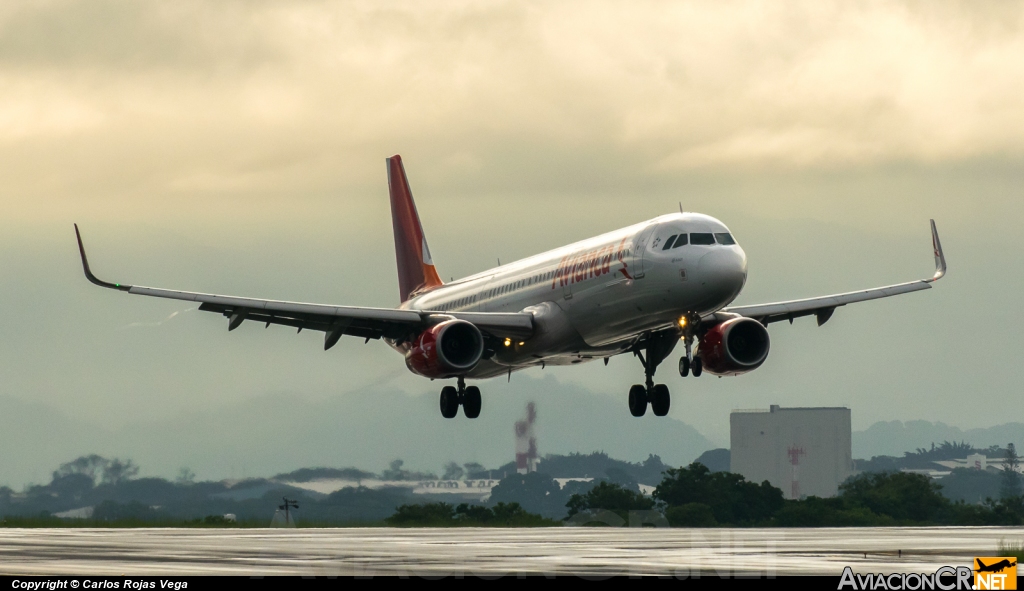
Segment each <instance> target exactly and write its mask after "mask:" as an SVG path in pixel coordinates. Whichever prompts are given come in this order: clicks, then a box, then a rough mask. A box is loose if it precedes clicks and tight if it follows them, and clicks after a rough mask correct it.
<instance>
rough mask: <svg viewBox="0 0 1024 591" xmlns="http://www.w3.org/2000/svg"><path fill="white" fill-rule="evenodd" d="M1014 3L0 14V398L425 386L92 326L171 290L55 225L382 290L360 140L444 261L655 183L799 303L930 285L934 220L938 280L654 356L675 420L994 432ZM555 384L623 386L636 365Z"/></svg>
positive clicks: (658, 202)
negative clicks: (707, 356) (837, 413)
mask: <svg viewBox="0 0 1024 591" xmlns="http://www.w3.org/2000/svg"><path fill="white" fill-rule="evenodd" d="M1022 15H1024V8H1022V7H1021V6H1020V5H1018V4H1013V3H1001V2H980V3H971V4H963V3H955V2H927V3H923V2H840V3H828V4H822V3H820V2H818V3H815V2H808V3H796V4H793V3H788V4H778V3H772V2H764V3H750V2H719V3H714V4H708V3H701V2H674V3H662V2H651V3H644V2H639V3H637V2H634V3H628V4H626V3H613V2H608V3H604V2H578V3H574V2H567V3H548V2H535V3H531V2H472V1H465V2H446V3H401V2H319V1H304V2H276V1H259V2H217V3H206V2H188V1H185V2H150V3H137V2H111V1H107V2H90V3H81V2H65V1H56V0H55V1H47V2H28V1H25V2H22V1H12V2H7V3H4V4H3V5H2V6H0V178H2V179H3V182H2V183H0V206H2V207H3V212H4V215H3V216H0V264H2V268H3V269H4V277H5V280H4V282H3V284H2V286H0V309H3V310H5V311H6V312H5V313H4V314H2V315H0V360H2V361H0V383H3V384H4V388H5V391H4V392H3V393H4V394H7V395H9V396H15V397H18V398H21V399H26V400H27V399H31V400H35V401H37V402H39V403H44V404H47V405H49V406H52V407H54V408H56V409H59V410H60V411H61V412H64V413H66V414H68V415H71V416H74V417H82V418H83V419H87V420H90V421H93V422H103V423H109V424H112V425H124V424H129V423H132V422H133V421H139V420H158V419H160V418H161V417H166V416H176V415H177V414H180V413H182V412H186V411H188V412H191V411H193V410H194V409H203V408H205V407H208V406H211V405H213V402H215V403H216V404H215V406H217V407H222V406H227V407H230V406H231V405H232V404H243V403H244V402H245V401H246V400H249V399H251V398H252V397H254V396H261V395H265V394H267V393H278V392H296V393H301V394H304V395H311V396H319V397H321V398H325V399H326V398H331V399H335V398H344V397H345V396H346V395H347V394H348V393H350V392H352V391H353V390H352V388H355V387H357V386H358V387H360V388H361V385H363V384H366V383H370V382H374V381H377V380H382V379H388V380H391V382H393V385H394V387H395V388H396V389H398V390H402V391H406V392H408V393H410V395H417V396H420V395H421V396H428V395H429V397H431V398H433V397H434V396H435V393H434V390H436V388H435V384H432V383H430V382H427V381H424V380H420V379H418V378H415V377H414V376H411V375H409V374H407V373H406V372H405V371H404V369H402V361H401V359H400V358H398V357H397V356H395V355H394V353H393V352H391V351H389V350H388V349H387V348H386V347H383V346H380V344H379V343H373V344H370V345H363V344H362V343H361V342H348V341H343V342H342V344H339V345H338V347H335V348H334V349H332V350H331V351H330V352H329V353H324V352H323V351H322V341H321V340H320V338H319V335H315V334H314V335H310V334H307V333H306V332H303V333H302V334H301V335H295V334H294V333H289V332H288V331H283V330H277V329H274V328H271V329H267V330H263V329H261V328H257V327H249V326H246V327H243V328H242V329H240V330H238V331H234V332H232V333H231V334H230V335H229V334H228V333H227V331H226V330H225V326H224V322H223V319H222V318H218V317H216V316H214V315H208V314H179V315H178V316H175V317H174V319H173V321H171V322H163V323H162V324H160V325H159V326H150V327H148V328H147V329H146V330H117V328H118V327H124V326H126V325H132V324H138V325H147V324H155V323H159V322H161V321H163V319H166V318H167V317H168V316H169V315H171V314H172V313H173V312H175V311H177V310H180V308H179V307H178V306H176V305H175V304H174V303H173V302H162V301H153V300H144V299H141V298H135V297H129V296H125V295H123V294H114V293H107V292H104V291H102V290H98V289H97V288H95V287H93V286H91V285H89V284H88V283H87V282H85V280H84V279H83V278H82V276H81V270H80V267H79V266H78V265H79V263H78V260H77V252H76V250H75V248H74V242H73V235H72V231H71V223H72V222H79V223H81V224H82V228H83V232H84V236H85V240H86V245H87V246H88V247H89V248H90V253H91V256H92V258H93V266H94V269H95V270H96V272H97V273H99V274H100V275H101V276H103V277H110V278H111V279H114V280H120V281H130V282H134V283H139V284H151V285H159V286H166V287H177V288H182V289H194V290H201V291H209V292H220V293H233V294H238V295H250V296H258V297H273V298H279V299H290V300H303V301H321V302H331V303H339V304H363V305H375V306H386V305H393V304H394V303H396V302H395V294H396V293H397V287H396V281H395V278H394V276H393V273H392V272H391V269H393V265H394V255H393V244H392V239H391V234H390V232H391V224H390V220H389V211H388V205H387V197H386V179H385V176H384V167H383V159H384V157H386V156H389V155H391V154H394V153H401V154H403V156H404V157H405V160H406V165H407V169H408V171H409V174H410V176H411V181H412V185H413V189H414V192H415V194H416V196H417V200H418V203H419V210H420V213H421V215H422V216H423V218H424V223H425V225H426V230H427V233H428V235H429V236H430V243H431V248H432V251H433V254H434V257H435V260H437V262H438V264H439V268H440V271H441V273H442V274H443V275H444V276H446V277H447V276H460V275H465V274H468V273H472V272H475V271H479V270H481V269H483V268H486V267H488V266H490V265H492V264H493V262H494V260H495V258H496V257H501V259H502V260H503V261H506V262H507V261H509V260H513V259H514V258H517V257H520V256H526V255H529V254H532V253H534V252H537V251H540V250H544V249H547V248H552V247H555V246H559V245H561V244H565V243H567V242H570V241H572V240H575V239H579V238H582V237H585V236H589V235H593V234H596V233H599V232H603V231H606V230H610V229H613V228H616V227H621V226H624V225H627V224H630V223H634V222H636V221H639V220H642V219H646V218H649V217H653V216H654V215H657V214H660V213H665V212H667V211H673V210H675V209H676V207H677V203H679V202H682V203H683V205H684V207H685V208H686V209H689V210H694V211H702V212H706V213H709V214H711V215H715V216H717V217H720V218H721V219H723V220H724V221H726V223H728V224H730V227H731V228H732V230H733V231H734V233H735V234H736V235H737V236H738V237H739V239H740V241H741V243H742V244H743V245H744V246H745V248H746V249H747V251H748V255H749V256H750V261H751V276H750V281H749V283H748V285H747V288H746V291H745V293H744V294H743V296H742V298H743V301H744V302H756V301H766V300H774V299H780V298H790V297H801V296H810V295H816V294H821V293H828V292H833V291H844V290H850V289H857V288H861V287H867V286H872V285H878V284H883V283H886V282H895V281H903V280H907V279H911V278H915V277H921V276H927V275H929V274H930V273H931V270H930V268H929V267H930V264H931V258H930V249H929V247H928V236H927V219H928V218H929V217H934V218H936V219H937V220H938V222H939V228H940V230H941V231H942V233H943V239H944V244H945V245H946V249H947V254H948V255H949V260H950V265H951V267H950V274H949V276H948V277H947V279H945V280H943V282H941V283H940V284H939V285H938V286H937V288H936V289H935V290H932V291H930V292H927V293H924V294H915V295H911V296H907V297H906V298H897V299H896V300H893V301H891V302H889V301H887V302H884V303H882V302H879V303H871V304H864V305H862V306H860V307H849V308H848V309H844V310H841V311H840V313H837V314H836V316H835V318H834V319H833V320H832V321H830V323H829V324H828V325H827V326H826V327H824V328H822V329H816V328H814V327H813V326H812V325H809V324H808V325H801V324H799V323H798V324H797V325H794V326H793V327H789V326H788V325H786V326H783V327H773V329H772V337H773V339H774V342H773V353H772V359H771V360H770V361H769V363H768V364H767V365H766V366H765V367H764V368H763V369H761V370H759V371H758V372H756V373H755V374H752V375H750V376H746V377H743V378H739V379H737V380H703V379H702V380H699V381H696V382H695V381H693V380H689V381H688V380H681V381H680V380H679V379H678V378H675V379H674V380H673V378H672V377H671V375H670V374H669V375H668V376H666V377H665V378H664V379H665V380H666V382H667V383H670V384H671V385H672V387H673V392H674V399H673V400H674V402H673V405H674V406H673V411H672V412H673V416H675V417H677V418H680V419H681V420H685V421H686V422H688V423H690V424H693V425H695V426H696V427H697V428H698V429H699V430H700V431H701V432H702V433H704V434H705V435H707V436H708V437H710V438H712V439H714V440H718V441H723V440H724V438H725V430H726V429H727V416H728V412H729V410H730V409H731V408H734V407H758V406H766V405H767V404H770V403H780V404H789V405H795V404H811V405H820V404H851V405H853V406H854V420H855V427H857V428H862V427H866V426H867V425H868V424H870V423H871V422H873V421H875V420H891V419H893V418H901V419H915V418H922V419H928V420H941V421H945V422H947V423H953V422H956V421H961V422H962V424H960V425H959V426H961V427H973V426H985V425H989V424H992V423H994V422H997V421H996V419H994V418H992V417H991V416H990V414H989V412H988V411H987V410H986V409H987V408H990V407H991V408H994V407H999V405H1000V404H1002V401H1004V400H1005V397H1007V396H1008V395H1010V394H1011V393H1013V392H1016V391H1017V390H1018V389H1019V388H1018V387H1017V384H1019V381H1020V379H1021V377H1022V375H1021V370H1019V369H1018V366H1019V363H1018V360H1017V358H1016V351H1017V350H1018V349H1019V345H1018V338H1017V335H1019V334H1020V333H1021V331H1022V330H1024V321H1021V320H1019V319H1018V318H1017V317H1018V316H1019V314H1014V313H1013V312H1014V311H1015V309H1016V306H1017V304H1016V300H1015V298H1016V297H1017V296H1016V294H1019V293H1020V290H1021V289H1022V288H1024V286H1022V285H1021V279H1020V278H1019V277H1018V276H1017V274H1015V273H1014V272H1013V270H1014V269H1017V268H1019V267H1020V262H1021V261H1020V256H1019V254H1018V252H1019V245H1017V244H1016V235H1017V234H1018V233H1019V228H1020V226H1021V224H1022V223H1024V215H1022V209H1024V208H1021V203H1024V189H1022V187H1024V165H1022V163H1024V106H1022V104H1021V102H1020V100H1019V97H1020V96H1021V95H1022V92H1021V91H1022V90H1024V89H1022V88H1021V86H1022V84H1024V82H1022V81H1024V75H1022V74H1024V72H1022V69H1024V59H1022V58H1024V31H1022ZM993 318H995V320H992V319H993ZM396 371H397V372H398V373H399V374H400V375H398V376H397V377H392V376H393V374H394V373H395V372H396ZM548 371H549V373H554V375H555V376H556V377H557V379H558V380H560V381H563V380H564V381H569V382H574V383H576V384H580V385H583V386H585V387H587V388H588V389H590V390H592V391H594V392H595V395H599V396H614V397H616V400H618V399H620V398H622V396H623V392H625V389H626V388H628V386H629V384H631V383H633V382H634V381H636V380H637V379H638V371H639V370H638V368H637V366H636V365H635V364H634V363H631V362H630V361H629V360H626V359H618V358H617V359H615V360H614V361H613V363H612V364H611V365H610V366H609V367H608V368H595V367H581V368H575V370H574V371H569V370H565V371H563V370H554V371H552V370H550V368H549V370H548ZM666 371H667V370H666ZM659 375H660V374H659ZM391 382H389V383H391ZM513 384H515V380H513ZM484 386H485V390H484V391H485V396H486V395H487V392H488V391H489V390H488V388H490V387H491V386H489V385H486V384H485V385H484ZM968 394H969V395H970V396H971V397H972V401H973V403H972V404H966V403H964V402H963V396H966V395H968ZM620 402H621V401H620ZM431 404H433V403H431ZM623 408H624V407H623ZM626 418H627V417H625V415H624V420H625V419H626ZM509 420H510V421H511V420H513V419H512V418H510V419H509ZM1005 420H1006V419H1005V417H1000V418H999V420H998V422H1004V421H1005ZM652 451H656V450H652ZM69 459H70V458H69ZM378 459H379V458H378ZM374 461H376V460H374ZM381 461H385V460H381ZM368 465H369V463H368ZM0 480H2V479H0Z"/></svg>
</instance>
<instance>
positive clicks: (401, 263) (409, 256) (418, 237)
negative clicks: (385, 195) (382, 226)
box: [387, 154, 443, 302]
mask: <svg viewBox="0 0 1024 591" xmlns="http://www.w3.org/2000/svg"><path fill="white" fill-rule="evenodd" d="M387 162H388V189H389V191H390V192H391V224H392V226H393V227H394V231H395V257H396V258H397V259H398V290H399V291H400V292H401V293H400V295H401V296H402V301H403V302H404V301H406V300H408V299H409V298H410V297H411V296H412V295H413V294H414V293H416V292H417V291H421V290H423V289H430V288H433V287H437V286H439V285H443V282H442V281H441V278H440V277H438V276H437V270H435V269H434V261H433V260H431V258H430V249H429V248H427V237H426V236H425V235H424V234H423V225H422V224H421V223H420V216H419V214H418V213H417V212H416V203H415V202H414V201H413V200H412V189H410V188H409V179H408V177H406V176H405V166H404V165H403V164H402V157H401V156H399V155H397V154H396V155H394V156H392V157H391V158H388V159H387Z"/></svg>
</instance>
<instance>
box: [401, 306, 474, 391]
mask: <svg viewBox="0 0 1024 591" xmlns="http://www.w3.org/2000/svg"><path fill="white" fill-rule="evenodd" d="M483 354H484V336H483V334H481V333H480V329H479V328H477V327H476V325H474V324H473V323H471V322H466V321H465V320H448V321H445V322H441V323H440V324H435V325H434V326H431V327H430V328H428V329H427V330H425V331H423V332H422V333H420V335H419V336H418V337H416V340H414V341H413V342H412V346H411V347H410V348H409V351H408V352H407V353H406V354H405V365H406V366H407V367H408V368H409V369H410V370H411V371H412V372H413V373H416V374H419V375H421V376H424V377H427V378H446V377H450V376H454V375H460V374H464V373H466V372H467V371H469V370H471V369H473V368H474V367H476V364H477V363H479V362H480V357H481V356H483Z"/></svg>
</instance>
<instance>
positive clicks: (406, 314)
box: [75, 224, 533, 349]
mask: <svg viewBox="0 0 1024 591" xmlns="http://www.w3.org/2000/svg"><path fill="white" fill-rule="evenodd" d="M75 235H76V236H77V238H78V250H79V252H80V253H81V255H82V267H83V269H84V270H85V276H86V278H87V279H88V280H89V281H91V282H92V283H94V284H96V285H99V286H100V287H106V288H109V289H117V290H120V291H125V292H128V293H130V294H136V295H144V296H152V297H158V298H169V299H172V300H184V301H188V302H197V303H198V304H199V309H200V310H203V311H206V312H218V313H220V314H223V315H224V316H226V317H227V318H228V319H229V321H228V330H234V329H236V328H238V326H239V325H241V324H242V322H244V321H246V320H251V321H253V322H263V323H266V325H267V326H270V325H271V324H280V325H284V326H291V327H293V328H297V329H299V330H302V329H304V328H305V329H310V330H319V331H322V332H324V333H326V335H325V338H324V348H325V349H330V348H331V347H332V346H334V344H335V343H337V342H338V339H339V338H340V337H341V336H343V335H352V336H357V337H363V338H366V339H379V338H382V337H384V338H391V339H396V340H403V339H409V338H412V336H413V335H415V334H416V333H418V332H419V331H420V330H423V329H424V328H426V327H427V326H429V325H431V324H436V323H437V322H438V321H440V320H441V319H442V318H448V317H454V318H459V319H462V320H466V321H468V322H472V323H473V324H475V325H476V326H477V327H478V328H479V329H480V330H481V331H483V332H484V333H486V334H488V335H489V336H491V337H493V338H496V339H500V340H503V339H505V338H513V339H525V338H529V337H530V336H532V335H533V315H532V314H529V313H525V312H519V313H488V312H443V313H441V312H434V311H427V310H404V309H399V308H364V307H357V306H331V305H325V304H306V303H301V302H283V301H278V300H260V299H255V298H241V297H234V296H223V295H216V294H209V293H196V292H191V291H177V290H171V289H160V288H155V287H143V286H141V285H126V284H123V283H110V282H107V281H103V280H101V279H99V278H98V277H96V276H95V275H93V273H92V271H91V270H90V268H89V260H88V259H87V258H86V256H85V247H84V246H83V245H82V235H81V233H79V231H78V225H77V224H76V225H75Z"/></svg>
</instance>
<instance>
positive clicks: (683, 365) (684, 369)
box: [679, 357, 690, 378]
mask: <svg viewBox="0 0 1024 591" xmlns="http://www.w3.org/2000/svg"><path fill="white" fill-rule="evenodd" d="M679 375H681V376H682V377H684V378H685V377H686V376H688V375H690V360H689V359H687V358H686V357H680V358H679Z"/></svg>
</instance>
